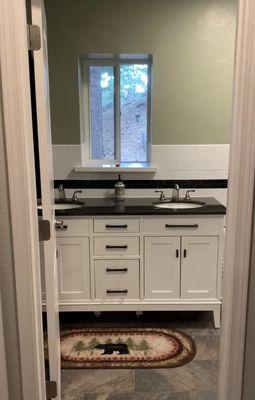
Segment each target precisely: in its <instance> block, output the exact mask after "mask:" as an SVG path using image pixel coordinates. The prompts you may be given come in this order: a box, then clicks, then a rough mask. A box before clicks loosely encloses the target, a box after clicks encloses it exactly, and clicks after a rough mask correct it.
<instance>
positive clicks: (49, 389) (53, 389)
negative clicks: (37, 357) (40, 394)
mask: <svg viewBox="0 0 255 400" xmlns="http://www.w3.org/2000/svg"><path fill="white" fill-rule="evenodd" d="M57 395H58V390H57V382H55V381H46V396H47V400H50V399H54V398H55V397H57Z"/></svg>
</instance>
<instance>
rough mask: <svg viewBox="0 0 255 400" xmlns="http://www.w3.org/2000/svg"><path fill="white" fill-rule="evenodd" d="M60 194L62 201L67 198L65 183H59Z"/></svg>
mask: <svg viewBox="0 0 255 400" xmlns="http://www.w3.org/2000/svg"><path fill="white" fill-rule="evenodd" d="M58 196H59V200H60V201H64V200H66V192H65V188H64V185H59V187H58Z"/></svg>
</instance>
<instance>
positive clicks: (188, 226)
mask: <svg viewBox="0 0 255 400" xmlns="http://www.w3.org/2000/svg"><path fill="white" fill-rule="evenodd" d="M165 227H166V228H198V224H193V225H169V224H166V225H165Z"/></svg>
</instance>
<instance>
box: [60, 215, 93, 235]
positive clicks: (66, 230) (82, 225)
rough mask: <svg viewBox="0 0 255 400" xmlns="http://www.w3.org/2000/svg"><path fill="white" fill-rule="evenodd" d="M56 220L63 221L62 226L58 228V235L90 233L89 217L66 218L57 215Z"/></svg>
mask: <svg viewBox="0 0 255 400" xmlns="http://www.w3.org/2000/svg"><path fill="white" fill-rule="evenodd" d="M56 220H57V221H63V224H62V228H56V236H57V237H59V238H61V237H81V236H88V235H89V220H88V219H66V218H61V217H59V216H57V217H56Z"/></svg>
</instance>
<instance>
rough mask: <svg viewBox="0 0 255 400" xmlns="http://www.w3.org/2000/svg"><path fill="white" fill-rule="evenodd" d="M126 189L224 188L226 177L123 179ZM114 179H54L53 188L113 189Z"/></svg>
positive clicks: (226, 181) (226, 182)
mask: <svg viewBox="0 0 255 400" xmlns="http://www.w3.org/2000/svg"><path fill="white" fill-rule="evenodd" d="M124 182H125V185H126V189H159V188H160V189H161V188H162V189H171V188H173V187H174V185H176V184H177V183H178V185H179V186H180V188H183V189H192V188H196V189H226V188H227V187H228V180H227V179H190V180H189V179H188V180H181V179H175V180H125V181H124ZM115 183H116V180H71V179H67V180H55V181H54V188H58V186H59V185H64V187H65V188H67V189H113V187H114V184H115Z"/></svg>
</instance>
